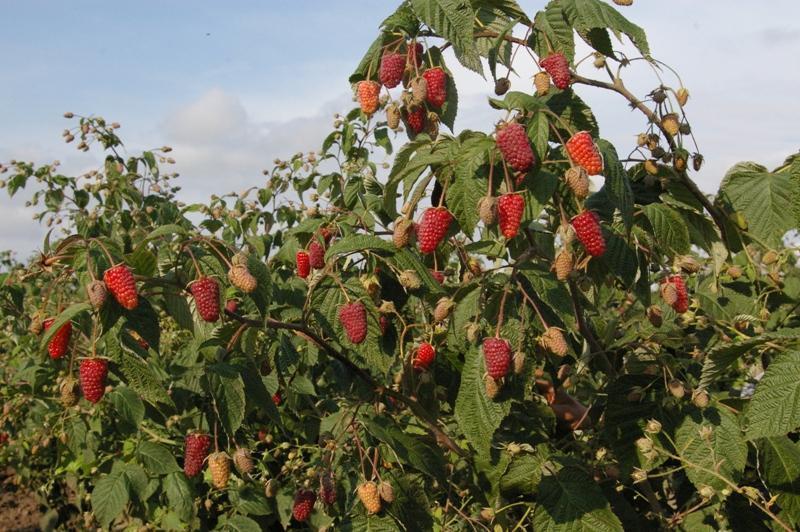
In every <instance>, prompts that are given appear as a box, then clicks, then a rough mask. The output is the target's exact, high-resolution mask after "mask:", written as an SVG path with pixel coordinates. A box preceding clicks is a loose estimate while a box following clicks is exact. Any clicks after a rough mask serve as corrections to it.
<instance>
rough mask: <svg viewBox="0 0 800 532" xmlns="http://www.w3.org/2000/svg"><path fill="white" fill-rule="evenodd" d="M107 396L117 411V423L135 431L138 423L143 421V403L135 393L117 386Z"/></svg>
mask: <svg viewBox="0 0 800 532" xmlns="http://www.w3.org/2000/svg"><path fill="white" fill-rule="evenodd" d="M109 395H110V396H111V402H112V403H113V404H114V408H115V410H116V411H117V419H118V421H119V422H121V423H124V424H125V425H127V427H128V428H130V429H133V430H137V428H138V426H139V423H141V422H142V420H143V419H144V403H142V400H141V399H139V396H138V395H137V394H136V392H134V391H133V390H132V389H131V388H128V387H127V386H117V387H116V388H115V389H114V391H113V392H112V393H111V394H109Z"/></svg>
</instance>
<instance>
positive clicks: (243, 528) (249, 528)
mask: <svg viewBox="0 0 800 532" xmlns="http://www.w3.org/2000/svg"><path fill="white" fill-rule="evenodd" d="M216 530H232V531H234V532H261V530H262V529H261V525H259V524H258V523H256V522H255V521H253V520H252V519H250V518H249V517H245V516H244V515H234V516H232V517H229V518H228V519H226V520H225V522H224V523H223V524H222V525H221V526H219V527H217V529H216Z"/></svg>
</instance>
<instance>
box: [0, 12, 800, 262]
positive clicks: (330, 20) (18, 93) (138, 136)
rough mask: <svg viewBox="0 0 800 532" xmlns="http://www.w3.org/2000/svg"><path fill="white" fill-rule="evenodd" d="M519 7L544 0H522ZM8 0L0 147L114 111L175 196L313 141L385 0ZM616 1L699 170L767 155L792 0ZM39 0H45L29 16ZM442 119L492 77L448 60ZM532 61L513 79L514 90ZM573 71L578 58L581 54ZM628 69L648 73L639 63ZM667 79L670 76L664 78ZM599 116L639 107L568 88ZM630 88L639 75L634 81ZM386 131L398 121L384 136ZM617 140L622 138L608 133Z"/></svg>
mask: <svg viewBox="0 0 800 532" xmlns="http://www.w3.org/2000/svg"><path fill="white" fill-rule="evenodd" d="M520 4H521V5H522V6H523V7H524V8H525V9H526V10H528V11H529V12H531V13H532V12H534V11H535V10H536V9H538V8H540V7H541V6H542V5H543V4H544V1H543V0H533V1H531V0H522V1H521V2H520ZM110 5H111V4H109V3H108V2H100V1H94V0H91V1H90V0H73V1H71V2H53V1H52V0H7V1H6V2H4V3H3V7H4V9H3V15H2V17H0V65H2V73H3V76H2V78H3V80H2V83H0V124H2V128H0V161H8V160H9V159H12V158H16V159H25V160H30V161H36V162H40V163H45V162H51V161H53V160H56V159H57V160H60V161H61V162H62V170H63V171H64V172H67V173H69V172H72V173H79V172H82V171H85V170H87V169H89V168H92V167H93V165H95V164H96V162H97V160H99V159H98V157H99V154H98V153H94V154H93V153H92V152H90V153H89V154H78V153H77V152H76V151H75V150H74V147H72V146H67V145H65V144H64V143H63V142H62V141H61V131H62V129H63V128H64V127H65V126H66V125H67V121H66V120H65V119H63V118H62V117H61V115H62V114H63V113H64V112H65V111H72V112H74V113H79V114H95V115H100V116H103V117H104V118H106V119H107V120H109V121H117V122H120V123H122V126H123V127H122V129H121V130H120V134H121V135H122V137H123V139H124V140H125V141H126V145H127V146H128V149H129V150H130V151H131V152H136V151H138V150H141V149H145V148H151V147H156V146H162V145H164V144H167V145H170V146H173V147H174V148H175V151H174V153H173V155H174V156H175V158H176V159H177V160H178V164H177V171H179V172H180V173H181V178H180V184H181V185H182V186H183V187H184V188H183V191H182V193H183V199H185V200H187V201H195V200H203V199H205V198H207V197H208V196H209V195H210V194H212V193H215V192H216V193H223V192H227V191H229V190H238V189H240V188H244V187H245V186H250V185H256V184H261V183H262V180H263V177H262V176H261V170H262V169H263V168H266V167H267V166H269V164H270V161H272V159H274V158H275V157H280V156H287V155H290V154H292V153H294V152H296V151H299V150H304V151H307V150H313V149H315V148H317V147H318V146H319V144H320V143H321V141H322V139H323V138H324V136H325V135H326V134H327V132H328V131H329V130H330V127H331V123H332V115H333V113H335V112H344V111H347V110H349V109H350V107H351V106H352V102H351V95H350V88H349V86H348V84H347V77H348V75H349V73H350V72H351V70H352V69H353V67H354V66H355V65H356V64H357V62H358V61H359V59H360V58H361V56H362V54H363V52H364V51H365V50H366V48H367V47H368V46H369V44H370V43H371V42H372V40H373V39H374V37H375V35H376V30H377V26H378V24H379V23H380V21H381V20H382V19H383V18H384V17H385V16H386V15H388V14H389V13H390V12H391V11H392V10H393V9H394V6H395V5H396V2H394V1H385V0H384V1H381V2H375V1H374V0H372V1H370V0H358V1H356V0H344V1H342V0H340V1H337V2H330V1H325V2H323V1H318V0H304V1H298V2H285V1H280V2H278V1H275V0H272V1H263V0H261V1H255V0H253V1H240V2H215V1H211V0H193V1H191V2H189V1H188V0H185V1H177V0H176V1H172V2H161V1H155V0H138V1H136V2H132V1H127V2H114V3H113V6H114V7H113V8H112V7H110ZM623 9H624V13H625V14H626V15H627V16H628V17H629V18H630V19H631V20H632V21H634V22H636V23H637V24H639V25H640V26H642V27H644V28H645V30H646V31H647V33H648V37H649V40H650V45H651V49H652V52H653V55H654V56H655V57H656V58H658V59H660V60H662V61H664V62H666V63H668V64H669V65H671V66H673V67H675V68H676V69H677V70H678V72H679V73H680V74H681V77H682V79H683V81H684V83H685V85H686V86H687V87H688V88H689V90H690V91H691V95H692V97H691V100H690V103H689V105H688V107H687V112H688V114H689V118H690V121H691V123H692V127H693V130H694V133H695V135H696V136H697V138H698V142H699V145H700V149H701V151H702V153H703V154H704V156H705V157H706V160H707V165H706V166H705V168H703V170H702V171H701V172H700V173H699V174H698V175H697V179H698V181H699V183H700V185H701V188H703V189H704V190H706V191H708V192H712V191H714V190H715V189H716V186H717V185H718V183H719V181H720V179H721V178H722V176H723V175H724V172H725V170H726V169H727V168H728V167H730V166H731V165H732V164H734V163H736V162H738V161H742V160H754V161H758V162H761V163H763V164H766V165H768V166H775V165H777V164H779V163H780V162H781V161H782V160H783V158H784V157H785V156H786V155H789V154H790V153H793V152H795V151H797V150H798V149H800V135H798V134H797V124H798V123H800V105H797V104H796V103H795V102H796V101H797V98H798V94H800V76H798V67H797V65H798V59H797V58H798V57H800V2H798V0H770V1H769V2H752V1H749V0H703V1H702V2H701V1H697V0H670V1H669V2H655V1H652V0H635V3H634V6H632V7H630V8H623ZM43 14H46V16H43ZM448 65H449V66H450V67H451V68H452V69H453V70H454V71H455V73H456V78H457V79H456V81H457V83H458V86H459V96H460V101H461V104H460V109H459V115H460V118H459V119H458V121H457V123H456V127H457V129H460V128H472V129H480V130H484V131H490V130H491V129H492V125H493V122H494V121H495V120H496V118H497V116H498V115H497V114H496V112H493V111H491V110H490V109H488V106H487V105H486V97H487V96H488V95H490V94H491V90H492V84H491V82H487V81H484V80H483V79H481V78H480V77H479V76H477V75H475V74H473V73H470V72H468V71H465V70H463V69H459V68H457V67H456V65H455V62H454V61H453V60H451V61H450V62H449V63H448ZM531 72H532V66H530V65H528V67H522V68H520V75H521V76H520V77H519V78H512V89H514V90H530V81H529V79H528V76H529V74H530V73H531ZM583 73H585V74H589V75H594V72H592V70H591V67H590V70H588V71H583ZM625 80H626V83H627V84H628V85H629V86H630V87H631V88H634V89H636V90H639V91H644V92H646V91H647V90H650V89H651V88H652V87H653V86H654V85H655V84H656V83H657V82H656V81H655V78H654V77H653V74H652V71H650V70H649V69H647V68H646V67H637V68H636V69H631V70H630V72H627V73H626V75H625ZM668 81H669V83H673V82H674V81H673V80H672V79H670V78H668ZM579 92H580V94H581V95H582V96H583V97H584V98H585V99H586V100H588V101H589V103H590V104H591V105H592V106H593V107H594V110H595V112H596V114H597V116H598V118H599V120H600V127H601V134H602V135H603V136H604V137H606V138H608V139H610V140H612V141H614V142H615V143H620V145H621V146H629V145H630V144H631V143H632V142H633V139H634V137H635V135H636V133H638V132H639V130H640V129H641V128H642V126H643V123H642V121H641V119H640V118H639V116H638V115H637V114H634V113H632V112H630V111H629V110H628V109H627V108H626V107H625V105H624V102H621V101H620V100H619V98H618V97H617V96H616V95H613V94H605V93H603V91H599V90H596V89H587V88H581V89H580V90H579ZM640 93H643V92H640ZM399 140H401V139H399ZM620 150H621V151H624V148H622V147H620ZM26 196H27V193H26V192H25V191H23V192H21V193H20V194H19V195H18V197H17V198H15V199H14V200H9V199H8V198H7V197H6V196H5V194H4V193H3V194H0V208H2V212H3V223H2V224H0V249H14V250H16V251H17V252H18V256H20V258H24V257H25V256H26V255H27V254H28V253H29V252H30V251H32V250H33V249H36V248H37V247H38V245H39V244H40V242H41V238H42V235H43V234H44V231H43V229H42V228H41V227H39V226H38V224H37V223H36V222H34V221H33V220H32V219H31V214H32V212H30V211H27V210H26V209H25V208H24V206H23V203H24V200H25V198H26Z"/></svg>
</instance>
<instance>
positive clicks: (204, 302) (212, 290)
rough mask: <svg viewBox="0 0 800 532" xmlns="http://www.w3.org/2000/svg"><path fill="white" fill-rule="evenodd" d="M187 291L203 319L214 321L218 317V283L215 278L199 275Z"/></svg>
mask: <svg viewBox="0 0 800 532" xmlns="http://www.w3.org/2000/svg"><path fill="white" fill-rule="evenodd" d="M189 292H191V294H192V296H193V297H194V304H195V306H196V307H197V313H198V314H200V317H201V318H203V321H207V322H215V321H217V320H218V319H219V284H218V283H217V281H216V279H214V278H212V277H201V278H200V279H198V280H196V281H195V282H193V283H192V285H191V286H190V287H189Z"/></svg>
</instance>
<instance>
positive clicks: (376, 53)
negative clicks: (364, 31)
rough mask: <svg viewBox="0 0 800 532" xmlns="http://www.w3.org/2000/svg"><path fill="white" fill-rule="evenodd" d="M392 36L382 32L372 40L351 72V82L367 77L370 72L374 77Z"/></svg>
mask: <svg viewBox="0 0 800 532" xmlns="http://www.w3.org/2000/svg"><path fill="white" fill-rule="evenodd" d="M391 38H392V35H391V34H390V33H383V32H382V33H381V34H380V35H378V38H377V39H375V40H374V41H372V44H371V45H370V46H369V48H368V49H367V52H366V53H365V54H364V57H363V58H362V59H361V61H360V62H359V63H358V66H357V67H356V69H355V70H354V71H353V73H352V74H350V78H349V81H350V83H355V82H356V81H360V80H362V79H365V78H366V77H367V73H368V72H372V74H373V77H374V75H375V73H376V72H378V68H379V67H380V64H381V56H382V55H383V47H384V45H385V44H387V43H388V42H389V40H390V39H391Z"/></svg>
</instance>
